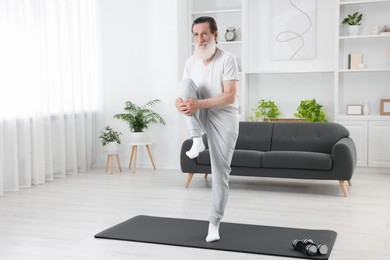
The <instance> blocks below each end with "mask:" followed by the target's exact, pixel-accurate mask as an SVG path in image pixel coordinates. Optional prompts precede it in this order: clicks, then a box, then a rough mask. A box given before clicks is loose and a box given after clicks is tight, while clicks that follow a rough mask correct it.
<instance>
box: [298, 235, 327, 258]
mask: <svg viewBox="0 0 390 260" xmlns="http://www.w3.org/2000/svg"><path fill="white" fill-rule="evenodd" d="M292 246H293V247H294V248H295V249H299V250H304V251H305V252H306V254H308V255H316V254H318V255H326V254H327V253H328V247H327V246H326V245H324V244H318V245H316V244H314V242H313V240H311V239H310V238H305V239H303V240H298V239H295V240H294V241H293V242H292Z"/></svg>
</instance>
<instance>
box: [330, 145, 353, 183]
mask: <svg viewBox="0 0 390 260" xmlns="http://www.w3.org/2000/svg"><path fill="white" fill-rule="evenodd" d="M332 157H333V163H334V165H333V174H334V175H335V177H337V179H339V180H350V179H351V178H352V174H353V172H354V170H355V166H356V160H357V159H356V158H357V155H356V147H355V143H354V142H353V140H352V139H351V138H350V137H344V138H342V139H340V140H339V141H338V142H337V143H336V144H335V145H334V146H333V148H332Z"/></svg>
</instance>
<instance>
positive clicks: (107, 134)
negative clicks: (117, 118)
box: [99, 125, 122, 152]
mask: <svg viewBox="0 0 390 260" xmlns="http://www.w3.org/2000/svg"><path fill="white" fill-rule="evenodd" d="M100 133H101V134H100V136H99V138H100V139H102V145H103V146H106V145H107V146H108V148H107V150H108V151H110V152H113V151H117V150H118V144H120V143H121V140H120V135H122V133H121V132H117V131H114V129H112V128H111V127H110V126H108V125H107V126H105V127H103V129H102V130H101V132H100Z"/></svg>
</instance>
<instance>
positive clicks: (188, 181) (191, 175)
mask: <svg viewBox="0 0 390 260" xmlns="http://www.w3.org/2000/svg"><path fill="white" fill-rule="evenodd" d="M192 177H194V174H193V173H188V177H187V180H186V188H188V186H190V182H191V180H192Z"/></svg>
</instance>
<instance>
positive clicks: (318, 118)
mask: <svg viewBox="0 0 390 260" xmlns="http://www.w3.org/2000/svg"><path fill="white" fill-rule="evenodd" d="M322 107H323V106H322V105H320V104H318V103H317V101H316V100H315V99H312V100H302V101H301V103H300V104H299V106H298V108H297V111H298V113H295V114H294V116H296V117H300V118H306V119H307V122H328V121H327V120H326V118H325V113H324V111H323V110H322Z"/></svg>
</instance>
